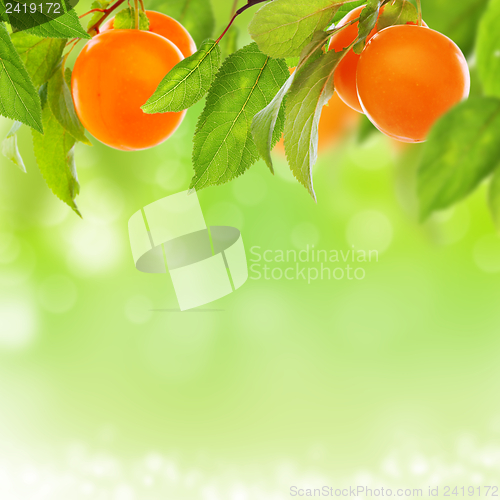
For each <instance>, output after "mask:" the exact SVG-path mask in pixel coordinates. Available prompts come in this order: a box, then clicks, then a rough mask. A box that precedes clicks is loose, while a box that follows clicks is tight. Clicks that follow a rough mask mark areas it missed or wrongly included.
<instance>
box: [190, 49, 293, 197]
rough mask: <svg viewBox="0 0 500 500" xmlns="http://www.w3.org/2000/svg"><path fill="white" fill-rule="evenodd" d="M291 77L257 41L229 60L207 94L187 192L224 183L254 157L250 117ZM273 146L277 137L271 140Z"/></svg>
mask: <svg viewBox="0 0 500 500" xmlns="http://www.w3.org/2000/svg"><path fill="white" fill-rule="evenodd" d="M289 76H290V74H289V72H288V69H287V67H286V64H285V62H284V61H283V60H275V59H271V58H270V57H268V56H266V55H265V54H263V53H262V52H261V51H260V50H259V49H258V47H257V45H256V44H255V43H252V44H250V45H247V46H246V47H243V48H242V49H240V50H238V52H235V53H234V54H232V55H231V56H229V57H228V58H227V59H226V60H225V61H224V64H223V65H222V67H221V69H220V70H219V73H218V74H217V77H216V78H215V81H214V83H213V85H212V87H211V88H210V91H209V93H208V96H207V102H206V104H205V109H204V110H203V113H202V114H201V116H200V118H199V121H198V126H197V130H196V135H195V138H194V149H193V164H194V170H195V175H194V177H193V180H192V181H191V186H190V187H191V188H196V189H202V188H204V187H206V186H211V185H218V184H223V183H225V182H228V181H229V180H231V179H234V178H235V177H238V176H239V175H241V174H242V173H243V172H244V171H245V170H246V169H247V168H249V167H250V166H251V165H252V164H253V163H254V162H255V161H256V160H257V159H258V158H259V153H258V151H257V147H256V145H255V143H254V141H253V139H252V134H251V124H252V118H253V117H254V115H255V114H257V113H258V112H259V111H260V110H261V109H263V108H265V107H266V106H267V105H268V104H269V103H270V102H271V100H272V99H273V97H274V96H275V95H276V93H277V92H278V90H279V89H280V87H281V86H282V85H283V84H284V83H285V81H286V80H287V78H288V77H289ZM274 139H275V141H276V142H277V141H278V139H279V136H277V134H276V135H275V137H274Z"/></svg>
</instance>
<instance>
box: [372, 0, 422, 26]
mask: <svg viewBox="0 0 500 500" xmlns="http://www.w3.org/2000/svg"><path fill="white" fill-rule="evenodd" d="M407 23H414V24H417V23H418V11H417V9H416V8H415V6H414V5H413V4H412V3H411V2H410V1H409V0H396V1H395V2H394V3H389V4H387V5H385V6H384V8H383V10H382V13H381V14H380V17H379V18H378V21H377V30H378V31H381V30H383V29H384V28H388V27H389V26H395V25H398V24H407Z"/></svg>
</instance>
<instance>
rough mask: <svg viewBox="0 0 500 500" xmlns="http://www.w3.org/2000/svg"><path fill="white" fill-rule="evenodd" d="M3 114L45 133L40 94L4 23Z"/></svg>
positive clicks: (0, 34)
mask: <svg viewBox="0 0 500 500" xmlns="http://www.w3.org/2000/svg"><path fill="white" fill-rule="evenodd" d="M0 114H1V115H3V116H6V117H7V118H11V119H13V120H17V121H20V122H22V123H25V124H26V125H29V126H30V127H32V128H34V129H36V130H38V131H40V132H41V131H42V130H43V129H42V116H41V106H40V98H39V97H38V92H37V91H36V89H35V87H34V85H33V83H32V82H31V79H30V77H29V75H28V72H27V71H26V69H25V67H24V65H23V62H22V61H21V58H20V56H19V54H18V53H17V51H16V49H15V47H14V44H13V43H12V41H11V39H10V37H9V34H8V33H7V30H6V29H5V25H4V24H3V23H0Z"/></svg>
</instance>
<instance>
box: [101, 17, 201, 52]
mask: <svg viewBox="0 0 500 500" xmlns="http://www.w3.org/2000/svg"><path fill="white" fill-rule="evenodd" d="M146 16H147V17H148V19H149V31H151V32H152V33H156V34H157V35H161V36H163V37H165V38H167V39H168V40H170V41H171V42H172V43H173V44H174V45H177V48H178V49H179V50H180V51H181V52H182V55H183V56H184V57H189V56H191V55H193V54H194V53H195V52H196V44H195V43H194V40H193V39H192V37H191V35H190V34H189V31H188V30H187V29H186V28H184V26H183V25H182V24H181V23H180V22H178V21H176V20H175V19H174V18H172V17H170V16H167V15H166V14H162V13H161V12H156V11H154V10H147V11H146ZM114 27H115V18H114V17H112V18H111V19H108V20H107V21H106V22H105V23H104V24H103V25H102V26H101V27H100V32H101V33H103V32H104V31H109V30H112V29H114Z"/></svg>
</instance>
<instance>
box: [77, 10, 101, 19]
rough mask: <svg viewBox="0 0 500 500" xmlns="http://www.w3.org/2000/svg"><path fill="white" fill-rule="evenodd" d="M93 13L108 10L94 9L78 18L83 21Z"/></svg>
mask: <svg viewBox="0 0 500 500" xmlns="http://www.w3.org/2000/svg"><path fill="white" fill-rule="evenodd" d="M93 12H106V9H92V10H89V11H88V12H85V14H82V15H81V16H78V18H79V19H81V18H82V17H85V16H88V15H89V14H92V13H93Z"/></svg>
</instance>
